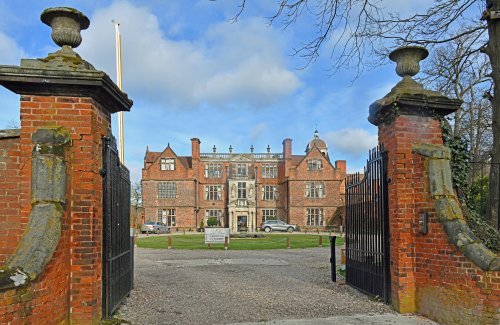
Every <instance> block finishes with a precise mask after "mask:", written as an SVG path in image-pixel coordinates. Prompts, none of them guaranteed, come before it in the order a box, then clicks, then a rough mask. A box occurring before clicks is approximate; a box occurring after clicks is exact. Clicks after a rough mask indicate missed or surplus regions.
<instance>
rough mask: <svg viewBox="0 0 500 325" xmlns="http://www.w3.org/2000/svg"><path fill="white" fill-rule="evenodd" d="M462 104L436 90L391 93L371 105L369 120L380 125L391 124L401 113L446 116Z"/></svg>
mask: <svg viewBox="0 0 500 325" xmlns="http://www.w3.org/2000/svg"><path fill="white" fill-rule="evenodd" d="M461 104H462V101H461V100H458V99H449V98H448V97H445V96H439V95H436V94H435V93H434V92H430V93H424V94H412V93H404V92H402V93H401V92H400V93H395V94H391V93H389V94H387V95H386V96H385V97H384V98H382V99H379V100H377V101H375V102H374V103H372V104H371V105H370V108H369V115H368V121H369V122H370V123H372V124H374V125H377V126H378V125H380V124H391V123H392V121H394V119H395V118H396V117H397V116H399V115H417V116H428V117H432V116H446V115H448V114H450V113H453V112H454V111H456V110H457V109H458V108H459V107H460V105H461ZM431 107H432V108H431Z"/></svg>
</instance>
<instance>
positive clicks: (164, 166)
mask: <svg viewBox="0 0 500 325" xmlns="http://www.w3.org/2000/svg"><path fill="white" fill-rule="evenodd" d="M160 170H175V158H160Z"/></svg>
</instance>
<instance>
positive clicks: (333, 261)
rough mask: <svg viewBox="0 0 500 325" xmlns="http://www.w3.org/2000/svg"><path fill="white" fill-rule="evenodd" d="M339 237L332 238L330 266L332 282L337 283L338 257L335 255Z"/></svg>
mask: <svg viewBox="0 0 500 325" xmlns="http://www.w3.org/2000/svg"><path fill="white" fill-rule="evenodd" d="M336 241H337V236H330V251H331V255H330V256H331V257H330V264H331V265H332V281H333V282H337V256H336V255H335V242H336Z"/></svg>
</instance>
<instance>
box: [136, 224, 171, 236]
mask: <svg viewBox="0 0 500 325" xmlns="http://www.w3.org/2000/svg"><path fill="white" fill-rule="evenodd" d="M141 232H142V233H143V234H144V233H146V232H147V233H156V234H166V233H168V232H170V229H169V228H168V226H167V225H166V224H164V223H163V222H155V221H148V222H146V223H145V224H143V225H142V227H141Z"/></svg>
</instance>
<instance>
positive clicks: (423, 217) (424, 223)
mask: <svg viewBox="0 0 500 325" xmlns="http://www.w3.org/2000/svg"><path fill="white" fill-rule="evenodd" d="M418 216H419V221H418V223H419V225H420V233H422V234H427V233H429V215H428V214H427V212H422V213H420V214H419V215H418Z"/></svg>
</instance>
